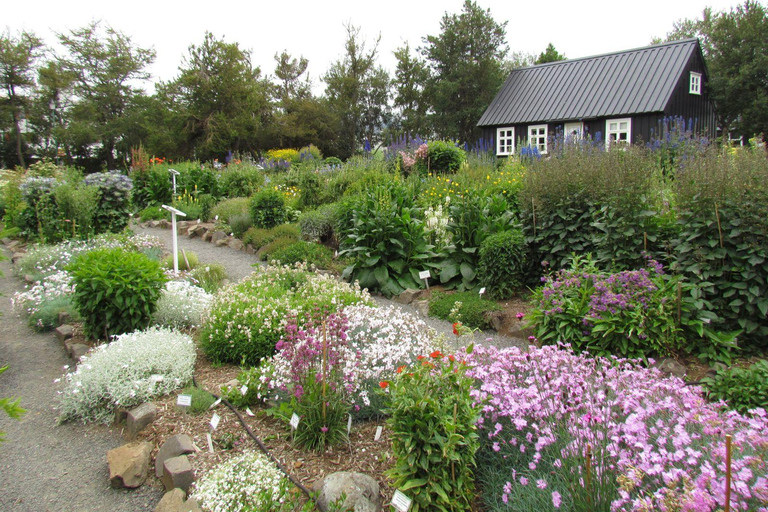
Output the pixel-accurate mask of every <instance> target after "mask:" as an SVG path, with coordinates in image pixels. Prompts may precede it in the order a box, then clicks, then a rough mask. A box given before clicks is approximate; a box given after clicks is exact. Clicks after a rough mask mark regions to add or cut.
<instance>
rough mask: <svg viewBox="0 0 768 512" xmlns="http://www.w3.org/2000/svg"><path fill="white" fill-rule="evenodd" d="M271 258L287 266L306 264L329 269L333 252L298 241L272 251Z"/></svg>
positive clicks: (310, 243)
mask: <svg viewBox="0 0 768 512" xmlns="http://www.w3.org/2000/svg"><path fill="white" fill-rule="evenodd" d="M269 258H270V259H272V260H276V261H279V262H280V263H283V264H286V265H293V264H294V263H300V262H304V263H307V264H308V265H314V266H315V267H317V268H322V269H327V268H329V267H330V265H331V262H332V261H333V252H332V251H331V250H330V249H329V248H327V247H325V246H323V245H319V244H315V243H312V242H305V241H303V240H297V241H296V242H293V243H292V244H290V245H286V246H284V247H281V248H279V249H275V250H274V251H271V252H270V254H269Z"/></svg>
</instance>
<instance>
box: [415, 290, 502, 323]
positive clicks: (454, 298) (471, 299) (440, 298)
mask: <svg viewBox="0 0 768 512" xmlns="http://www.w3.org/2000/svg"><path fill="white" fill-rule="evenodd" d="M457 302H459V303H460V304H459V305H458V306H457V304H456V303H457ZM453 310H455V311H456V312H457V315H458V318H456V315H453V313H452V311H453ZM499 310H501V306H499V305H498V304H496V303H495V302H493V301H491V300H486V299H482V298H480V295H479V294H478V293H477V292H459V293H450V294H449V293H441V292H437V293H434V294H432V298H430V299H429V315H430V316H434V317H437V318H440V319H443V320H452V321H460V322H461V323H462V324H464V325H466V326H467V327H471V328H477V329H488V328H490V327H491V324H490V321H489V320H488V318H487V317H486V313H489V312H491V311H499Z"/></svg>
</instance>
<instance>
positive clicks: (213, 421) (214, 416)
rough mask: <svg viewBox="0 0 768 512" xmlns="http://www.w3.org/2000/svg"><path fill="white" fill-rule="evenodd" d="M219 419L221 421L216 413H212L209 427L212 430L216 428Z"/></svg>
mask: <svg viewBox="0 0 768 512" xmlns="http://www.w3.org/2000/svg"><path fill="white" fill-rule="evenodd" d="M220 421H221V417H220V416H219V415H218V414H216V413H213V417H212V418H211V428H212V429H213V430H216V428H217V427H218V426H219V422H220Z"/></svg>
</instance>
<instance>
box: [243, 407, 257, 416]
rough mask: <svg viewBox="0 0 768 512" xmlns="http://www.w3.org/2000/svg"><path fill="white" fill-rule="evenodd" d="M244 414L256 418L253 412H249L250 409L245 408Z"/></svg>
mask: <svg viewBox="0 0 768 512" xmlns="http://www.w3.org/2000/svg"><path fill="white" fill-rule="evenodd" d="M245 414H247V415H248V416H256V415H255V414H253V411H252V410H251V408H250V407H246V408H245Z"/></svg>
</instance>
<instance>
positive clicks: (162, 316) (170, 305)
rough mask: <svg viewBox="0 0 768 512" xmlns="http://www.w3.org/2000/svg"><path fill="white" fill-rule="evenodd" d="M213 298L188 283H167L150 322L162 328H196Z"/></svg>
mask: <svg viewBox="0 0 768 512" xmlns="http://www.w3.org/2000/svg"><path fill="white" fill-rule="evenodd" d="M211 300H213V296H212V295H211V294H209V293H208V292H206V291H205V290H203V289H202V288H200V287H198V286H195V285H193V284H190V283H189V282H188V281H168V282H167V283H165V288H164V289H163V291H162V293H161V294H160V298H159V299H158V301H157V309H156V310H155V312H154V314H153V315H152V321H153V322H154V323H156V324H158V325H161V326H164V327H175V328H177V329H180V328H185V327H197V326H199V325H200V324H201V322H202V317H203V315H204V314H205V313H206V312H207V311H208V308H209V307H210V305H211Z"/></svg>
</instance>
